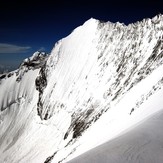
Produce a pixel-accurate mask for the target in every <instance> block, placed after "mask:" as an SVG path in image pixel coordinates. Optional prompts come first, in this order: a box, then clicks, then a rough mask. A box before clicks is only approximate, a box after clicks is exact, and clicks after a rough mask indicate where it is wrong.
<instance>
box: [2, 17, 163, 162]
mask: <svg viewBox="0 0 163 163" xmlns="http://www.w3.org/2000/svg"><path fill="white" fill-rule="evenodd" d="M162 96H163V16H162V15H157V16H155V17H154V18H152V19H144V20H143V21H141V22H136V23H133V24H129V25H128V26H126V25H124V24H122V23H119V22H117V23H111V22H102V21H99V20H95V19H90V20H88V21H87V22H85V23H84V24H83V25H82V26H80V27H78V28H76V29H75V30H74V31H73V32H72V33H71V34H70V35H69V36H67V37H66V38H63V39H62V40H60V41H58V42H57V43H56V44H55V46H54V48H53V50H52V51H51V54H50V55H48V54H46V53H43V52H36V53H34V55H33V56H32V57H30V58H28V59H25V60H24V61H23V63H22V64H21V65H20V67H19V69H18V70H15V71H13V72H10V73H6V74H2V75H0V163H19V162H20V163H27V162H30V163H61V162H99V159H100V158H101V159H100V160H101V162H110V163H113V162H118V163H119V162H122V163H123V162H124V163H126V162H129V163H132V162H134V163H137V162H143V163H144V162H145V163H147V162H148V163H150V162H151V163H153V162H158V163H161V162H163V157H162V153H163V137H162V136H163V126H162V122H163V116H162V113H163V102H162ZM106 142H107V143H106ZM102 143H105V144H104V145H101V144H102ZM99 145H100V146H99ZM97 146H99V147H97ZM95 147H96V148H95ZM92 148H94V149H93V150H91V149H92ZM88 150H90V151H89V152H88V153H85V152H87V151H88ZM83 153H85V154H84V155H83V156H82V155H81V154H83ZM102 153H103V154H102ZM79 155H81V156H79ZM77 156H79V157H77ZM95 156H96V157H95ZM98 156H99V157H98ZM75 157H77V158H75Z"/></svg>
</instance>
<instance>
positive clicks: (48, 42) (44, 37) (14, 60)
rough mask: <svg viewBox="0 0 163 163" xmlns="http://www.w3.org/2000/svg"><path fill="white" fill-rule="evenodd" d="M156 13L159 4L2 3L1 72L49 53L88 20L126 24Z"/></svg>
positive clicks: (148, 0) (155, 0) (114, 0)
mask: <svg viewBox="0 0 163 163" xmlns="http://www.w3.org/2000/svg"><path fill="white" fill-rule="evenodd" d="M159 13H162V14H163V5H162V2H161V0H142V1H138V0H137V1H136V0H111V1H109V0H98V1H97V0H58V1H56V0H52V1H50V0H45V1H43V0H39V1H38V0H33V1H30V0H28V1H27V0H26V1H25V0H24V1H21V2H19V1H18V0H12V1H9V0H1V4H0V68H1V67H2V66H3V65H5V66H11V67H14V68H16V67H17V66H18V65H19V64H20V62H21V61H22V60H23V59H24V58H26V57H29V56H31V55H32V54H33V53H34V52H35V51H36V50H44V51H47V52H50V51H51V49H52V48H53V46H54V44H55V42H56V41H58V40H59V39H61V38H63V37H65V36H67V35H68V34H70V33H71V31H72V30H73V29H74V28H76V27H77V26H79V25H81V24H83V23H84V22H85V21H86V20H88V19H89V18H91V17H93V18H96V19H101V20H104V21H112V22H116V21H119V22H124V23H125V24H129V23H132V22H136V21H140V20H142V19H143V18H147V17H149V18H151V17H153V16H155V15H157V14H159Z"/></svg>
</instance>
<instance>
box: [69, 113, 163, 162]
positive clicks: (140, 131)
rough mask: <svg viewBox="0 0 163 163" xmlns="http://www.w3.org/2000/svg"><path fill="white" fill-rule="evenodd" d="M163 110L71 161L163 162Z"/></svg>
mask: <svg viewBox="0 0 163 163" xmlns="http://www.w3.org/2000/svg"><path fill="white" fill-rule="evenodd" d="M162 129H163V111H162V110H161V111H160V112H158V113H157V114H155V115H153V116H152V117H151V118H149V119H148V120H146V121H145V122H142V123H141V124H139V125H138V126H136V127H135V128H133V129H132V130H130V131H128V132H127V133H125V134H124V135H122V136H119V137H117V138H116V139H113V140H112V141H109V142H107V143H105V144H103V145H100V146H98V147H96V148H95V149H92V150H90V151H88V152H86V153H85V154H83V155H81V156H79V157H77V158H75V159H73V160H71V161H69V163H76V162H77V163H83V162H84V163H90V162H93V163H99V162H100V163H106V162H109V163H119V162H120V163H139V162H142V163H154V162H157V163H162V162H163V156H162V153H163V139H162V138H163V132H162Z"/></svg>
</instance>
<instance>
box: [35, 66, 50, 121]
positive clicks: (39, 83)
mask: <svg viewBox="0 0 163 163" xmlns="http://www.w3.org/2000/svg"><path fill="white" fill-rule="evenodd" d="M45 65H46V64H44V66H42V68H41V70H40V73H39V76H38V77H37V78H36V80H35V85H36V90H38V91H39V99H38V103H37V112H38V115H39V116H40V118H41V119H42V120H43V119H44V120H46V119H47V116H48V115H47V114H46V115H45V117H43V115H42V110H43V103H42V101H41V98H42V94H43V91H44V89H45V88H46V86H47V79H46V74H45V68H46V66H45Z"/></svg>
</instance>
